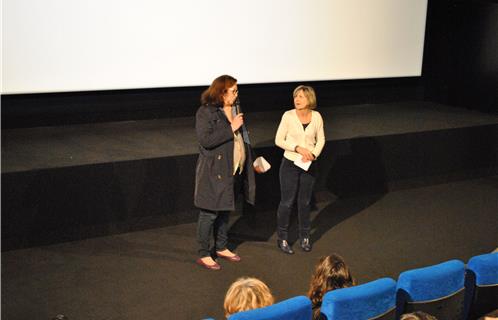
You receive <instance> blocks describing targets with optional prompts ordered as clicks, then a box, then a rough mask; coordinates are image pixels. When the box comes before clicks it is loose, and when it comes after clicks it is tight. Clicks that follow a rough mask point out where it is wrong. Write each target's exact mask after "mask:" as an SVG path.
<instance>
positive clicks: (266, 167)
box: [253, 157, 271, 172]
mask: <svg viewBox="0 0 498 320" xmlns="http://www.w3.org/2000/svg"><path fill="white" fill-rule="evenodd" d="M253 166H255V167H260V168H262V169H263V172H266V171H268V170H270V168H271V165H270V164H269V163H268V161H266V159H265V158H263V157H257V158H256V160H254V162H253Z"/></svg>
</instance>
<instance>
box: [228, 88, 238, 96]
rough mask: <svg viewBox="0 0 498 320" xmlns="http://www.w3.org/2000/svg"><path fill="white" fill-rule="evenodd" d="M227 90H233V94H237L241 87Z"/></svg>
mask: <svg viewBox="0 0 498 320" xmlns="http://www.w3.org/2000/svg"><path fill="white" fill-rule="evenodd" d="M227 92H231V93H232V94H234V95H236V94H238V93H239V89H228V90H227Z"/></svg>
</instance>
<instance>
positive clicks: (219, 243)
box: [197, 173, 243, 258]
mask: <svg viewBox="0 0 498 320" xmlns="http://www.w3.org/2000/svg"><path fill="white" fill-rule="evenodd" d="M233 178H234V196H235V199H234V200H235V201H236V199H237V198H238V195H240V193H241V191H242V184H243V174H238V173H236V174H235V176H234V177H233ZM235 201H234V202H235ZM229 215H230V211H211V210H206V209H200V212H199V219H198V220H197V242H198V244H199V256H200V257H201V258H204V257H209V256H211V255H212V254H214V252H213V249H214V250H216V251H223V250H225V249H226V248H227V245H228V221H229V219H228V218H229ZM212 238H214V248H213V247H212V246H211V239H212Z"/></svg>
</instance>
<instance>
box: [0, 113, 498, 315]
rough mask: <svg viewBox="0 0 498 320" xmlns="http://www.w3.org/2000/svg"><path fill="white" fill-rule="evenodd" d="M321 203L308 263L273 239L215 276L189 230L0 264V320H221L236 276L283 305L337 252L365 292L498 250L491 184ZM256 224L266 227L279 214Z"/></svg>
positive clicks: (92, 243)
mask: <svg viewBox="0 0 498 320" xmlns="http://www.w3.org/2000/svg"><path fill="white" fill-rule="evenodd" d="M441 121H442V122H444V116H443V115H441ZM353 122H354V121H353ZM417 122H421V123H424V121H423V120H421V119H418V118H417ZM355 123H356V122H355ZM425 125H426V123H425ZM332 128H333V129H332ZM337 129H338V128H337V127H335V128H334V126H331V130H337ZM336 132H337V131H336ZM318 199H320V201H319V202H318V203H317V207H318V208H317V210H315V211H314V212H313V216H312V218H313V231H312V234H313V235H312V238H313V239H314V249H313V251H312V252H311V253H303V252H301V251H300V250H297V253H296V254H295V255H293V256H288V255H284V254H282V253H280V252H279V251H278V250H277V248H276V245H275V240H276V239H275V235H274V234H273V236H271V238H270V239H269V240H267V241H261V242H258V241H244V242H239V243H233V246H235V248H236V251H237V252H238V253H239V254H240V255H241V256H242V259H243V260H242V261H241V262H240V263H228V262H225V261H222V262H221V264H222V268H223V269H222V270H221V271H218V272H213V271H208V270H204V269H202V268H200V267H199V266H197V265H196V264H195V263H194V260H195V259H196V249H197V245H196V239H195V229H196V225H195V223H189V224H181V225H176V226H171V227H166V228H156V229H150V230H146V231H139V232H133V233H125V234H119V235H113V236H106V237H100V238H93V239H88V240H83V241H76V242H68V243H63V244H57V245H51V246H43V247H34V248H30V249H23V250H13V251H8V252H2V292H1V293H2V305H1V306H2V318H4V319H9V320H24V319H51V318H52V317H53V316H55V315H57V314H65V315H66V316H68V317H69V319H71V320H80V319H120V320H127V319H130V320H136V319H141V320H156V319H202V318H205V317H214V318H216V319H224V317H223V310H222V306H223V298H224V294H225V292H226V290H227V288H228V286H229V285H230V283H231V282H233V281H234V280H235V279H237V278H238V277H241V276H255V277H258V278H260V279H262V280H263V281H265V282H266V283H267V284H268V285H269V287H270V288H271V289H272V291H273V293H274V295H275V296H276V300H277V301H281V300H284V299H287V298H290V297H293V296H296V295H302V294H305V292H306V290H307V288H308V282H309V277H310V274H311V272H312V269H313V266H314V265H315V263H316V262H317V260H318V258H319V257H320V256H323V255H328V254H330V253H333V252H336V253H339V254H341V255H342V256H343V257H344V258H345V260H346V261H347V262H348V264H349V265H350V267H351V270H352V272H353V275H354V276H355V277H356V278H357V279H358V280H359V282H360V283H365V282H367V281H371V280H375V279H378V278H380V277H392V278H394V279H396V278H397V276H398V275H399V273H400V272H402V271H404V270H407V269H411V268H417V267H423V266H427V265H430V264H436V263H440V262H443V261H446V260H449V259H460V260H462V261H463V262H467V261H468V259H469V258H470V257H472V256H474V255H478V254H483V253H488V252H491V251H493V250H494V249H495V248H496V247H497V246H498V243H497V238H496V235H497V234H498V226H497V223H496V218H497V216H496V213H497V212H498V201H497V199H498V176H495V177H487V178H481V179H474V180H466V181H459V182H452V183H446V184H439V185H433V186H426V187H422V188H414V189H407V190H398V191H394V192H389V193H386V194H381V195H368V196H362V197H355V198H349V199H337V198H335V197H333V196H332V195H327V194H322V195H320V197H318ZM261 215H262V216H266V217H267V219H269V220H268V221H273V220H274V217H275V210H268V211H267V212H261ZM238 218H240V217H233V219H232V221H231V222H232V223H235V222H236V220H237V219H238ZM263 223H264V221H263ZM293 234H294V236H295V230H294V233H293ZM296 249H297V247H296Z"/></svg>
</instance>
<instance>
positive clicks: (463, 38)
mask: <svg viewBox="0 0 498 320" xmlns="http://www.w3.org/2000/svg"><path fill="white" fill-rule="evenodd" d="M427 11H428V12H427V24H426V39H425V48H424V64H423V71H422V73H423V75H424V89H425V94H426V99H427V100H430V101H435V102H440V103H443V104H449V105H453V106H459V107H465V108H469V109H476V110H481V111H485V112H498V89H497V88H498V36H497V35H498V1H496V0H480V1H478V0H429V6H428V10H427Z"/></svg>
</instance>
